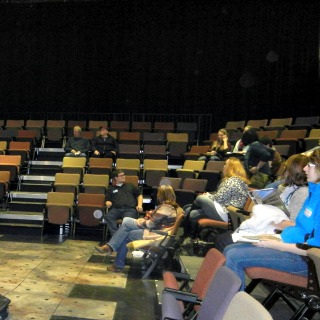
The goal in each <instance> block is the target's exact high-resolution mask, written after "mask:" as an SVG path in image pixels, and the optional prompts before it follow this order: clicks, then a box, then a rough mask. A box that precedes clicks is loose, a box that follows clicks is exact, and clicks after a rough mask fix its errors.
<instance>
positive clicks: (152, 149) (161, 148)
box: [143, 144, 167, 159]
mask: <svg viewBox="0 0 320 320" xmlns="http://www.w3.org/2000/svg"><path fill="white" fill-rule="evenodd" d="M143 158H144V159H167V149H166V146H165V145H156V144H145V145H144V147H143Z"/></svg>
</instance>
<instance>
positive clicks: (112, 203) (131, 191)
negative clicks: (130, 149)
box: [106, 170, 143, 236]
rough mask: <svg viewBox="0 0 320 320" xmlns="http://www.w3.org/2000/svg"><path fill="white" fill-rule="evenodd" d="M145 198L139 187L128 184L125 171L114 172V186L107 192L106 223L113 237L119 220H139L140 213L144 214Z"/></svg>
mask: <svg viewBox="0 0 320 320" xmlns="http://www.w3.org/2000/svg"><path fill="white" fill-rule="evenodd" d="M142 202H143V196H142V194H141V191H140V189H139V188H138V187H136V186H135V185H133V184H132V183H126V178H125V174H124V171H123V170H115V171H113V172H112V186H110V187H109V188H108V190H107V194H106V206H107V208H108V213H107V215H106V222H107V226H108V229H109V232H110V234H111V236H113V234H114V233H115V232H116V231H117V229H118V226H117V220H118V219H123V218H124V217H131V218H134V219H136V218H138V212H142V211H143V208H142Z"/></svg>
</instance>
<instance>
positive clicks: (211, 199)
mask: <svg viewBox="0 0 320 320" xmlns="http://www.w3.org/2000/svg"><path fill="white" fill-rule="evenodd" d="M248 183H249V181H248V179H247V175H246V171H245V169H244V167H243V165H242V163H241V161H240V160H239V159H237V158H234V157H231V158H229V159H228V160H227V161H226V163H225V166H224V168H223V179H222V181H221V183H220V185H219V186H218V189H217V191H215V192H213V193H209V192H206V193H204V194H202V195H199V196H197V198H196V199H195V200H194V202H193V204H192V205H187V206H186V207H185V208H184V209H185V213H186V216H187V217H188V218H189V219H186V218H185V221H184V226H185V234H184V236H186V237H187V236H189V237H191V238H194V237H195V232H196V223H197V221H198V220H199V219H200V218H209V219H213V220H219V221H228V214H227V206H229V205H231V206H235V207H237V208H243V207H244V205H245V203H246V200H247V197H248Z"/></svg>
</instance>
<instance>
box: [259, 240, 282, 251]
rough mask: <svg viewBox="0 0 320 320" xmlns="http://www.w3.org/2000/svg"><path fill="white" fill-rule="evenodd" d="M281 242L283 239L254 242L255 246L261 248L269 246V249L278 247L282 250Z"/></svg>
mask: <svg viewBox="0 0 320 320" xmlns="http://www.w3.org/2000/svg"><path fill="white" fill-rule="evenodd" d="M279 242H281V240H280V239H279V241H278V240H262V241H260V242H255V243H253V245H254V246H256V247H260V248H269V249H276V250H281V249H280V248H279V244H280V243H279Z"/></svg>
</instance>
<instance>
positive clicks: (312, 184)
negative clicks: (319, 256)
mask: <svg viewBox="0 0 320 320" xmlns="http://www.w3.org/2000/svg"><path fill="white" fill-rule="evenodd" d="M303 170H304V172H305V173H306V175H307V180H308V185H309V195H308V197H307V199H306V201H305V202H304V204H303V206H302V208H301V210H300V212H299V214H298V216H297V219H296V224H295V225H294V226H289V227H286V228H285V229H284V230H283V232H282V233H281V235H280V237H279V239H277V238H276V237H274V238H275V239H271V240H270V239H268V238H263V237H261V241H260V242H257V243H254V244H250V243H237V244H232V245H230V246H227V247H226V248H225V250H224V252H223V253H224V255H225V257H226V266H227V267H229V268H230V269H231V270H233V271H234V272H235V273H236V274H237V275H238V276H239V277H240V279H241V280H242V287H241V289H242V290H244V287H245V269H246V268H248V267H264V268H270V269H274V270H278V271H284V272H289V273H293V274H295V275H301V276H307V274H308V264H307V261H306V257H305V256H306V251H305V250H302V249H299V248H297V247H296V244H297V243H307V244H308V245H311V246H320V149H318V150H315V151H314V152H313V153H312V154H311V156H310V159H309V163H308V164H307V165H306V166H305V167H304V169H303Z"/></svg>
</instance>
